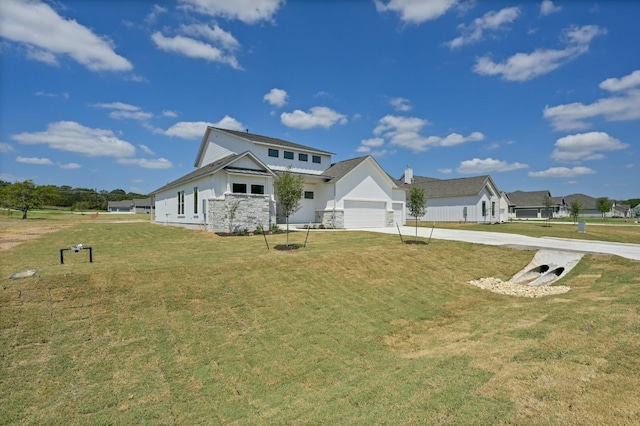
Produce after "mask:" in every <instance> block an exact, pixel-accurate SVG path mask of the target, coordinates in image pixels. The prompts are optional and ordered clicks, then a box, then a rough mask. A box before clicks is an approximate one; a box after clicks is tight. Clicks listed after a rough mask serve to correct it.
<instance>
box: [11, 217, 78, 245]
mask: <svg viewBox="0 0 640 426" xmlns="http://www.w3.org/2000/svg"><path fill="white" fill-rule="evenodd" d="M69 226H70V225H66V224H60V225H58V224H56V225H51V224H50V223H49V224H39V223H34V222H32V221H28V222H26V223H23V222H22V221H20V222H18V221H12V222H0V251H3V250H9V249H10V248H12V247H15V246H17V245H18V244H22V243H24V242H25V241H29V240H33V239H35V238H38V237H39V236H41V235H44V234H48V233H50V232H55V231H59V230H61V229H64V228H68V227H69Z"/></svg>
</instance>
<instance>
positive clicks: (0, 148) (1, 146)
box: [0, 142, 13, 154]
mask: <svg viewBox="0 0 640 426" xmlns="http://www.w3.org/2000/svg"><path fill="white" fill-rule="evenodd" d="M12 151H13V147H12V146H11V145H10V144H8V143H5V142H0V154H8V153H9V152H12Z"/></svg>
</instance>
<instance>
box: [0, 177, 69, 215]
mask: <svg viewBox="0 0 640 426" xmlns="http://www.w3.org/2000/svg"><path fill="white" fill-rule="evenodd" d="M56 192H57V191H55V190H54V188H53V187H51V186H49V185H47V186H37V185H35V184H34V183H33V182H32V181H30V180H25V181H24V182H16V183H13V184H11V185H7V186H3V187H2V188H0V200H2V203H3V204H4V205H6V206H7V207H9V208H14V209H17V210H20V211H21V212H22V218H23V219H26V218H27V212H28V211H29V210H33V209H38V208H41V207H42V206H43V205H44V204H45V203H46V202H48V201H50V200H52V199H54V198H55V197H56V195H57V193H56Z"/></svg>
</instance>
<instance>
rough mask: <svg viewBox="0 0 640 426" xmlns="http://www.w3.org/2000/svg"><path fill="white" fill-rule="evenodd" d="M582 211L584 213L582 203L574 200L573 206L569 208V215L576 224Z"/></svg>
mask: <svg viewBox="0 0 640 426" xmlns="http://www.w3.org/2000/svg"><path fill="white" fill-rule="evenodd" d="M580 211H582V204H580V201H578V200H575V199H574V200H573V201H572V202H571V205H570V206H569V214H570V215H571V217H572V218H573V223H574V224H575V223H576V222H577V221H578V216H580Z"/></svg>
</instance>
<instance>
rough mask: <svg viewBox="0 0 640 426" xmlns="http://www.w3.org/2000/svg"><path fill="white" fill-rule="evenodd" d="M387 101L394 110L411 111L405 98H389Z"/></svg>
mask: <svg viewBox="0 0 640 426" xmlns="http://www.w3.org/2000/svg"><path fill="white" fill-rule="evenodd" d="M389 103H390V104H391V106H392V107H393V109H395V110H396V111H402V112H406V111H411V108H412V107H411V104H410V101H409V99H406V98H391V100H389Z"/></svg>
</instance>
